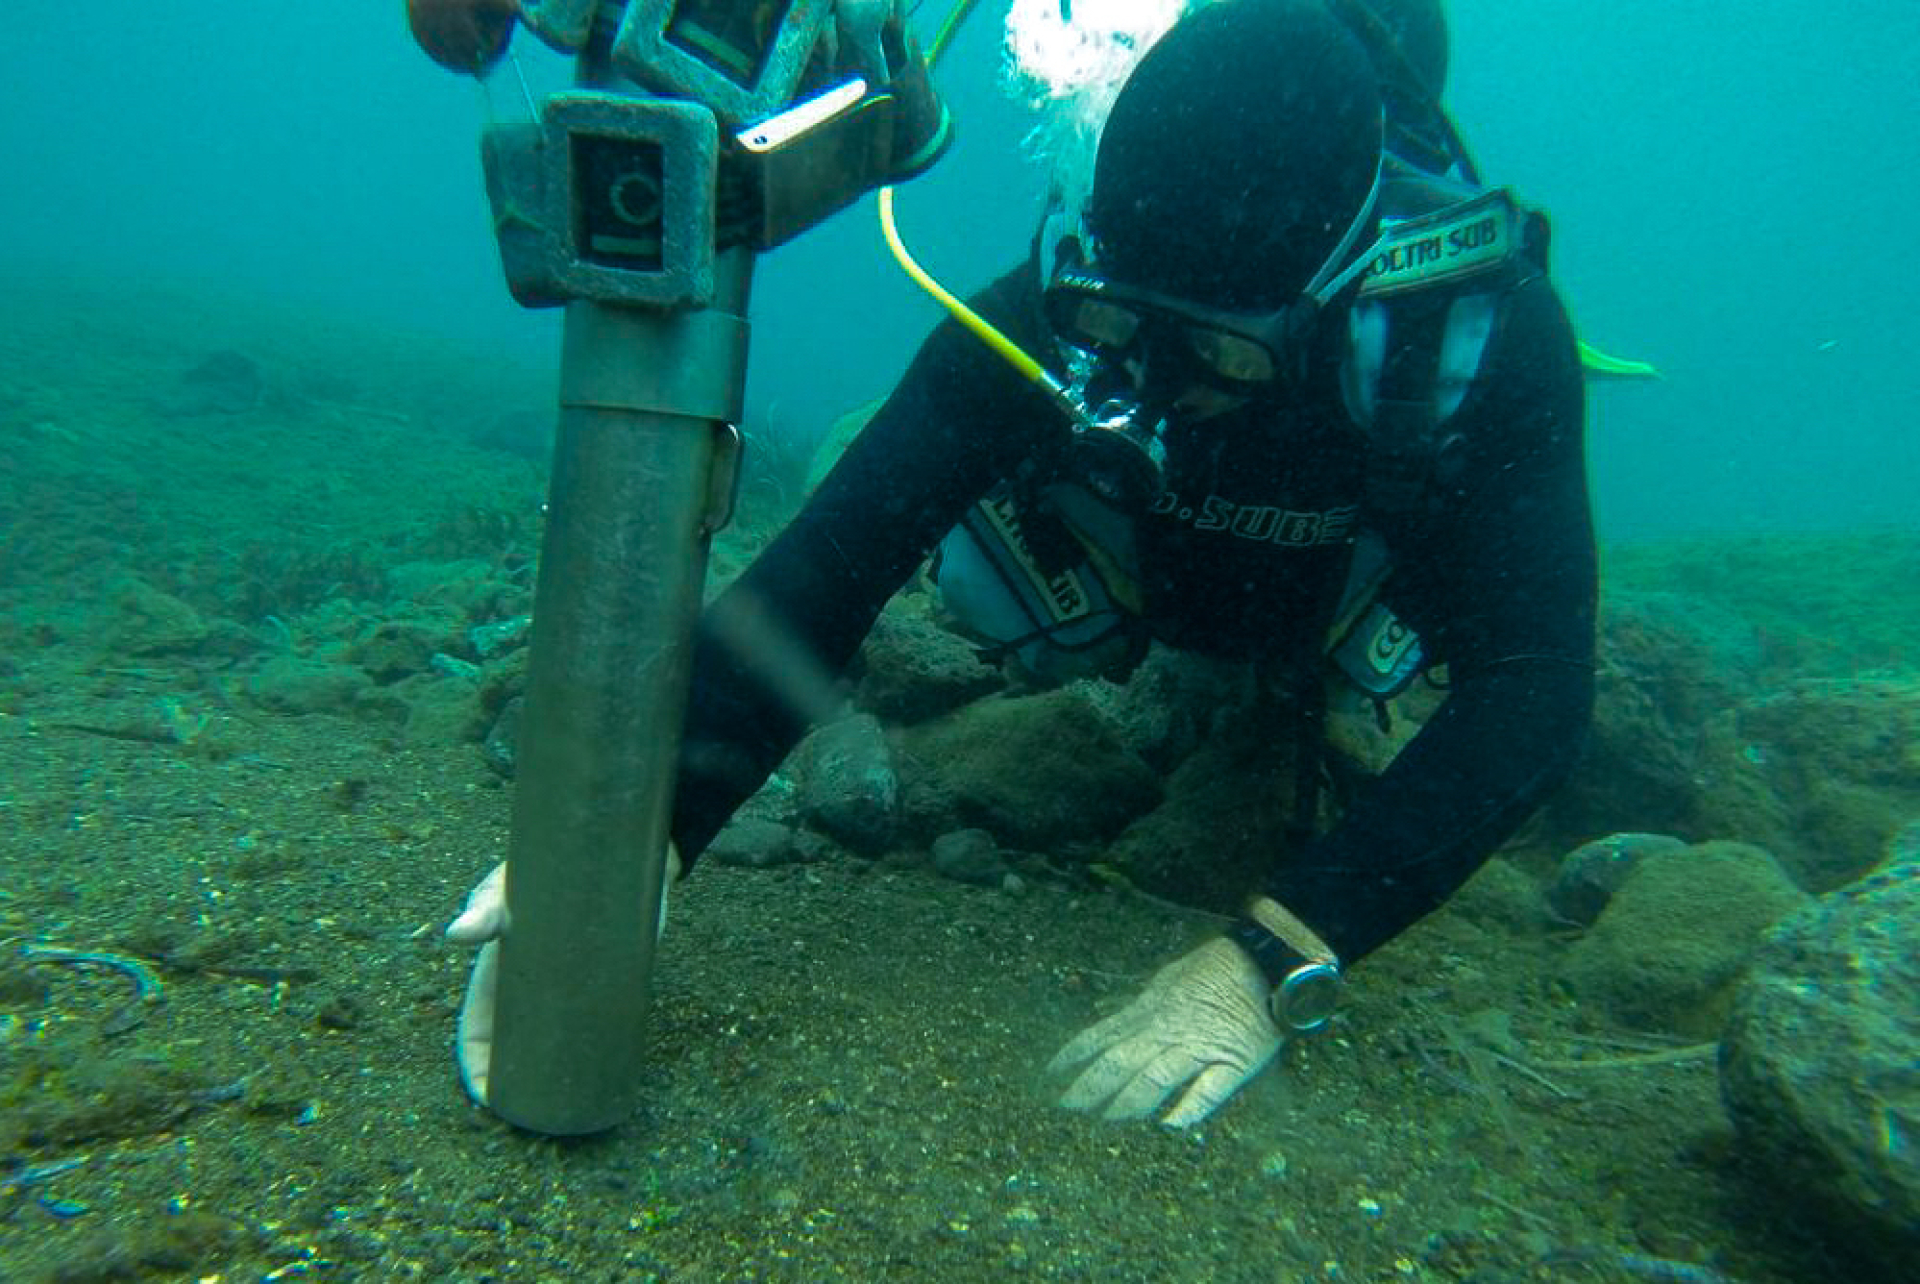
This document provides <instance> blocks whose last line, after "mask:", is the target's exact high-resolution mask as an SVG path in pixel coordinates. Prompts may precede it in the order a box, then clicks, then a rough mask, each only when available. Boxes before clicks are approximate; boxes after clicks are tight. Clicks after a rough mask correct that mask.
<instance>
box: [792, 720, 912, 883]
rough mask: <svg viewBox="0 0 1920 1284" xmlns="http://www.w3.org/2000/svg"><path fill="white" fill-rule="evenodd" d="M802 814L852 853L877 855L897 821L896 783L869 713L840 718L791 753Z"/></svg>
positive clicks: (887, 751)
mask: <svg viewBox="0 0 1920 1284" xmlns="http://www.w3.org/2000/svg"><path fill="white" fill-rule="evenodd" d="M794 754H795V758H794V764H795V766H794V775H795V777H796V779H797V782H798V785H799V794H800V814H801V815H802V816H803V817H804V818H805V819H806V820H808V821H809V822H811V823H812V824H813V825H815V826H817V827H818V828H819V829H821V830H822V831H824V832H825V833H827V834H830V835H831V836H833V837H834V838H836V839H838V840H840V841H841V842H843V843H845V844H846V845H847V846H848V847H851V848H853V849H854V850H856V851H866V852H874V851H881V850H884V849H885V848H886V846H887V845H888V844H889V843H891V842H892V841H893V837H894V832H895V830H896V828H897V821H898V819H899V801H900V781H899V778H898V777H897V776H896V775H895V774H894V768H893V754H892V751H891V750H890V749H889V748H888V745H887V738H886V736H885V734H884V733H883V732H882V731H881V730H880V723H879V721H878V719H876V718H874V716H873V715H872V714H867V713H861V714H855V715H854V716H852V717H850V718H841V719H839V720H838V721H835V722H830V723H828V724H826V725H825V726H823V727H820V728H819V729H818V730H816V731H814V732H813V733H812V734H811V735H809V736H808V737H807V738H806V739H805V740H803V741H801V742H800V746H799V748H797V749H796V750H795V751H794Z"/></svg>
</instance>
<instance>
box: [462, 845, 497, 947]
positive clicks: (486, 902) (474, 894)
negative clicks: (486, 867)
mask: <svg viewBox="0 0 1920 1284" xmlns="http://www.w3.org/2000/svg"><path fill="white" fill-rule="evenodd" d="M506 918H507V864H506V862H505V861H502V862H500V863H499V864H498V865H495V866H494V867H493V869H492V870H491V871H489V872H488V874H487V876H486V877H485V878H483V879H481V880H480V882H479V884H478V885H477V886H476V887H475V888H474V889H473V890H472V891H471V892H469V893H468V894H467V904H466V908H464V909H462V910H461V911H460V914H459V917H457V918H455V919H454V920H453V922H451V923H449V924H447V939H448V940H449V941H455V942H458V943H459V944H461V945H478V944H480V943H481V942H482V941H491V940H493V939H494V938H495V937H497V936H499V935H500V929H501V928H502V927H504V926H505V925H506Z"/></svg>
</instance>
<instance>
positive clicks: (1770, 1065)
mask: <svg viewBox="0 0 1920 1284" xmlns="http://www.w3.org/2000/svg"><path fill="white" fill-rule="evenodd" d="M1899 850H1900V849H1899V848H1896V852H1898V851H1899ZM1916 940H1920V859H1914V858H1913V857H1912V856H1911V855H1909V856H1908V858H1907V859H1904V860H1896V861H1895V862H1894V863H1892V864H1890V865H1888V866H1886V867H1885V868H1883V869H1882V870H1880V871H1879V872H1878V873H1875V874H1872V875H1870V876H1869V877H1867V878H1865V879H1862V880H1861V881H1860V882H1858V883H1855V884H1853V885H1852V886H1850V887H1847V888H1844V889H1842V890H1840V891H1837V892H1834V893H1832V894H1830V895H1828V896H1826V897H1823V898H1822V899H1821V900H1819V901H1817V902H1815V903H1814V904H1812V905H1810V906H1808V907H1806V908H1804V909H1802V910H1801V911H1799V912H1798V913H1796V914H1794V915H1793V916H1791V917H1790V918H1788V919H1786V920H1785V921H1784V922H1782V923H1781V924H1780V925H1779V926H1778V927H1777V928H1775V929H1774V931H1773V932H1772V933H1771V934H1769V936H1768V938H1767V940H1766V943H1765V944H1764V945H1763V946H1762V947H1761V949H1760V951H1759V952H1758V954H1757V955H1756V957H1755V959H1754V962H1753V966H1752V968H1751V970H1750V971H1749V972H1748V974H1747V977H1746V979H1745V980H1744V981H1743V982H1742V984H1741V985H1740V987H1739V990H1738V993H1737V996H1736V999H1735V1002H1734V1005H1733V1012H1732V1016H1731V1018H1730V1020H1729V1021H1728V1025H1727V1033H1726V1038H1725V1040H1724V1042H1723V1043H1722V1044H1721V1050H1720V1083H1721V1091H1722V1093H1723V1095H1724V1096H1725V1098H1726V1102H1727V1108H1728V1110H1729V1112H1730V1113H1731V1114H1732V1115H1733V1118H1734V1121H1735V1122H1736V1124H1737V1125H1738V1126H1739V1129H1740V1132H1741V1135H1742V1137H1743V1138H1744V1139H1745V1141H1746V1142H1747V1144H1749V1145H1750V1146H1751V1147H1752V1148H1753V1149H1754V1150H1755V1151H1756V1152H1757V1153H1758V1154H1759V1155H1760V1156H1761V1157H1762V1159H1763V1160H1764V1162H1765V1163H1767V1164H1768V1166H1769V1171H1770V1172H1771V1173H1773V1174H1775V1175H1774V1176H1773V1177H1772V1178H1771V1184H1773V1185H1775V1186H1777V1187H1778V1188H1779V1189H1781V1190H1782V1191H1791V1192H1792V1193H1793V1202H1794V1203H1796V1204H1800V1203H1801V1202H1802V1201H1803V1199H1805V1200H1806V1201H1808V1202H1810V1204H1811V1206H1812V1207H1813V1208H1814V1209H1816V1210H1818V1211H1819V1212H1820V1213H1822V1214H1824V1215H1825V1216H1826V1217H1827V1218H1828V1219H1829V1220H1831V1221H1832V1222H1833V1223H1834V1227H1835V1229H1836V1230H1837V1231H1838V1233H1839V1235H1840V1236H1841V1237H1842V1238H1844V1239H1847V1240H1849V1241H1853V1242H1861V1241H1865V1242H1866V1243H1867V1244H1868V1245H1869V1246H1870V1247H1869V1253H1870V1254H1871V1255H1874V1256H1877V1257H1879V1258H1882V1259H1884V1260H1885V1262H1886V1264H1887V1266H1888V1268H1889V1270H1888V1275H1887V1278H1889V1279H1920V954H1916V953H1915V951H1914V942H1915V941H1916Z"/></svg>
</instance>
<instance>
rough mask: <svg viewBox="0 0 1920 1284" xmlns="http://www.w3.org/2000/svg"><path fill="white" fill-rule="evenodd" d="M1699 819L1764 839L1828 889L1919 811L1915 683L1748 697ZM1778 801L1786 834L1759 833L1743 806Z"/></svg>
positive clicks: (1919, 710) (1918, 691) (1827, 686)
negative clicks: (1758, 800)
mask: <svg viewBox="0 0 1920 1284" xmlns="http://www.w3.org/2000/svg"><path fill="white" fill-rule="evenodd" d="M1714 776H1715V778H1716V779H1718V780H1720V781H1723V782H1725V785H1726V787H1725V788H1724V789H1718V790H1714V791H1711V792H1709V793H1708V795H1707V797H1706V798H1705V800H1704V801H1703V803H1702V807H1701V810H1700V814H1699V818H1698V819H1699V822H1700V823H1702V824H1705V825H1710V826H1714V827H1716V828H1717V829H1718V830H1719V832H1727V833H1733V834H1736V835H1738V836H1740V837H1742V838H1749V839H1753V840H1756V841H1765V842H1767V843H1768V844H1769V846H1770V847H1771V849H1772V850H1774V851H1775V852H1776V853H1777V854H1778V855H1779V857H1780V859H1781V862H1782V863H1783V864H1785V865H1786V866H1787V868H1788V869H1789V870H1790V871H1792V873H1793V875H1794V877H1795V879H1796V880H1797V881H1798V882H1799V883H1800V884H1801V885H1802V886H1804V887H1809V888H1812V889H1814V890H1815V891H1826V890H1829V889H1831V888H1834V887H1838V886H1841V885H1842V884H1844V883H1846V882H1848V881H1850V880H1851V879H1853V878H1856V877H1858V876H1859V875H1860V874H1861V873H1862V872H1863V871H1865V870H1867V869H1869V868H1870V867H1872V866H1873V865H1874V864H1875V863H1876V862H1878V861H1879V859H1880V857H1881V854H1882V852H1883V851H1884V850H1885V848H1886V844H1887V842H1888V840H1889V839H1890V838H1891V837H1892V836H1893V833H1894V831H1895V830H1896V829H1898V828H1899V826H1900V824H1901V823H1902V822H1903V821H1905V820H1906V819H1908V818H1909V817H1911V816H1913V815H1915V814H1916V813H1920V683H1914V682H1910V681H1894V680H1887V679H1857V678H1847V679H1833V680H1808V681H1801V682H1796V683H1793V684H1792V685H1790V686H1788V687H1786V688H1785V689H1784V690H1782V691H1779V692H1776V693H1773V694H1770V695H1768V696H1765V697H1763V698H1761V699H1756V700H1752V701H1749V702H1748V703H1746V704H1745V705H1743V706H1742V707H1741V708H1740V709H1739V711H1738V712H1737V714H1736V715H1735V716H1734V717H1733V718H1732V719H1731V720H1728V721H1727V722H1726V724H1725V726H1724V727H1723V731H1722V735H1721V743H1720V746H1719V749H1718V753H1717V764H1716V770H1715V773H1714ZM1769 795H1770V796H1771V797H1772V798H1773V799H1775V800H1777V801H1776V803H1775V806H1776V807H1777V809H1778V813H1779V819H1778V821H1777V822H1776V823H1779V824H1782V825H1783V826H1784V828H1785V830H1786V833H1785V834H1783V835H1780V836H1774V835H1769V834H1764V833H1758V832H1756V829H1755V820H1756V813H1755V811H1754V809H1753V808H1752V806H1751V802H1752V800H1753V799H1754V798H1756V797H1765V796H1769Z"/></svg>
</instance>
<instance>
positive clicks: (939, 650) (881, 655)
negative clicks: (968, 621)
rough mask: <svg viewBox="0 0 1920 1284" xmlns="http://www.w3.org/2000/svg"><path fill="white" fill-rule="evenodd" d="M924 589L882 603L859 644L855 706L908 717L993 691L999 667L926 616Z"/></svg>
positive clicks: (890, 718)
mask: <svg viewBox="0 0 1920 1284" xmlns="http://www.w3.org/2000/svg"><path fill="white" fill-rule="evenodd" d="M924 601H925V597H924V595H921V596H918V597H915V596H910V595H901V596H898V597H895V598H894V599H893V601H892V602H890V603H888V605H887V609H886V610H885V611H882V612H881V613H880V618H879V619H878V620H876V621H875V622H874V627H873V632H871V633H869V634H868V635H867V640H866V642H865V644H864V645H863V646H862V647H861V648H860V668H861V674H860V686H859V691H858V693H857V695H856V697H855V699H856V701H857V702H858V704H859V706H860V707H861V708H862V709H865V710H867V711H868V712H869V713H872V714H874V715H876V716H878V717H879V718H881V719H882V720H884V721H886V722H893V723H914V722H924V721H925V720H926V719H928V718H933V717H937V716H939V715H940V714H943V713H947V712H949V711H951V710H953V709H957V708H959V707H960V706H961V705H963V704H966V703H968V702H969V701H973V700H978V699H980V698H981V697H982V696H985V695H990V694H992V693H993V692H995V691H998V690H999V689H1000V687H1001V685H1002V681H1001V677H1000V671H999V670H998V669H997V668H994V667H993V666H992V665H989V664H987V663H986V662H985V661H983V660H982V659H981V658H980V654H979V652H978V651H976V650H975V649H974V648H973V646H972V644H970V643H969V642H967V641H966V639H964V638H962V637H959V636H958V635H957V634H954V633H950V632H948V631H947V630H946V629H943V628H941V627H940V626H939V625H938V624H935V623H934V622H933V621H931V620H929V619H928V618H927V617H926V615H925V614H924V613H923V610H922V608H921V606H920V605H919V604H920V603H923V602H924Z"/></svg>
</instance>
